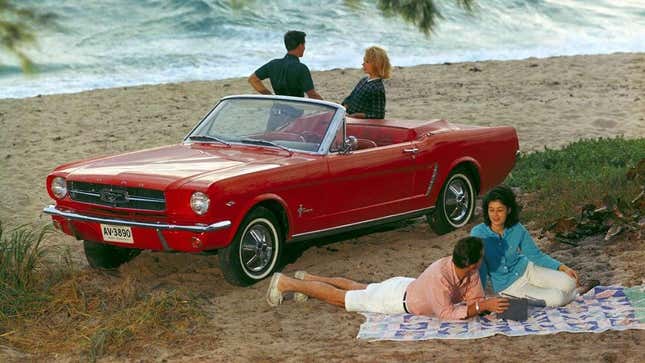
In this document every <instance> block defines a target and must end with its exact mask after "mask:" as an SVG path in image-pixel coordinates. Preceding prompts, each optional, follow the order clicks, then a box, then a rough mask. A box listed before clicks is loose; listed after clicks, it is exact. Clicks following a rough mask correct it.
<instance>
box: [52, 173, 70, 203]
mask: <svg viewBox="0 0 645 363" xmlns="http://www.w3.org/2000/svg"><path fill="white" fill-rule="evenodd" d="M51 190H52V194H54V196H55V197H56V198H58V199H63V198H65V196H66V195H67V181H65V178H63V177H60V176H57V177H55V178H54V179H52V183H51Z"/></svg>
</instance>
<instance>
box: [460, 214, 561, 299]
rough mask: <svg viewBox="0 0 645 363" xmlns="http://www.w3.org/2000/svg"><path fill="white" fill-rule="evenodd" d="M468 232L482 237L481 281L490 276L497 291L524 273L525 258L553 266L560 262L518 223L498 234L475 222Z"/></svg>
mask: <svg viewBox="0 0 645 363" xmlns="http://www.w3.org/2000/svg"><path fill="white" fill-rule="evenodd" d="M470 235H471V236H474V237H479V238H481V239H483V240H484V261H483V262H482V264H481V267H480V268H479V276H480V278H481V279H482V285H483V286H484V287H485V286H486V278H488V277H490V279H491V283H492V284H493V290H494V291H495V292H500V291H502V290H504V289H506V288H507V287H509V286H511V285H512V284H513V283H514V282H515V281H516V280H517V279H518V278H520V276H522V275H523V274H524V271H525V270H526V266H527V265H528V263H529V261H531V262H533V263H534V264H536V265H538V266H542V267H546V268H550V269H553V270H557V269H558V268H559V267H560V265H561V264H560V262H558V261H557V260H555V259H554V258H552V257H550V256H549V255H547V254H545V253H544V252H542V251H540V249H539V248H538V247H537V246H536V245H535V241H533V238H532V237H531V234H530V233H529V231H527V230H526V228H524V226H523V225H522V224H521V223H517V224H515V225H514V226H512V227H510V228H505V229H504V233H503V235H502V236H501V237H500V236H499V235H498V234H497V233H495V232H493V230H492V229H490V227H489V226H487V225H486V224H484V223H482V224H478V225H477V226H475V227H474V228H473V229H472V231H470Z"/></svg>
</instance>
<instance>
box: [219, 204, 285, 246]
mask: <svg viewBox="0 0 645 363" xmlns="http://www.w3.org/2000/svg"><path fill="white" fill-rule="evenodd" d="M268 201H270V202H276V203H278V204H279V205H280V206H281V207H282V209H283V210H284V211H285V215H286V218H287V220H286V223H287V230H286V231H283V232H284V236H285V239H289V237H290V236H291V232H290V230H291V225H292V224H291V223H292V221H293V215H292V213H291V210H289V207H288V205H287V202H285V200H284V199H283V198H282V197H280V196H279V195H277V194H274V193H264V194H260V195H257V196H255V197H253V198H250V199H248V200H246V201H245V202H244V203H243V204H242V205H241V206H240V210H241V213H239V214H238V215H237V216H236V217H235V219H234V220H233V221H231V222H232V226H233V228H232V231H233V235H234V234H235V233H236V232H237V230H238V229H239V228H240V224H241V223H242V221H243V220H244V217H246V215H247V214H249V212H250V211H251V209H253V208H255V207H256V206H258V205H260V204H262V203H265V202H268ZM276 217H278V218H280V216H276Z"/></svg>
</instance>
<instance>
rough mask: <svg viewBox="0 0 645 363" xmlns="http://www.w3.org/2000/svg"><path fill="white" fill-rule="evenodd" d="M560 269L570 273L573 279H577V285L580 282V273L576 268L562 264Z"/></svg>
mask: <svg viewBox="0 0 645 363" xmlns="http://www.w3.org/2000/svg"><path fill="white" fill-rule="evenodd" d="M558 270H559V271H562V272H564V273H565V274H567V275H569V276H570V277H571V278H572V279H574V280H576V285H577V284H578V273H577V272H576V271H575V270H574V269H572V268H571V267H569V266H567V265H565V264H561V265H560V267H558Z"/></svg>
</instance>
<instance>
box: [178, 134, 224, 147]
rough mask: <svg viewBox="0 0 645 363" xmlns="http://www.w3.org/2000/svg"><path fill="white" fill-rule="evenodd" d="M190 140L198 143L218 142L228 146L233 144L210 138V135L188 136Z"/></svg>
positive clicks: (213, 137)
mask: <svg viewBox="0 0 645 363" xmlns="http://www.w3.org/2000/svg"><path fill="white" fill-rule="evenodd" d="M188 139H190V140H197V141H217V142H219V143H222V144H224V145H226V146H231V144H229V143H228V142H226V141H224V140H222V139H220V138H218V137H215V136H210V135H191V136H188Z"/></svg>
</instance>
